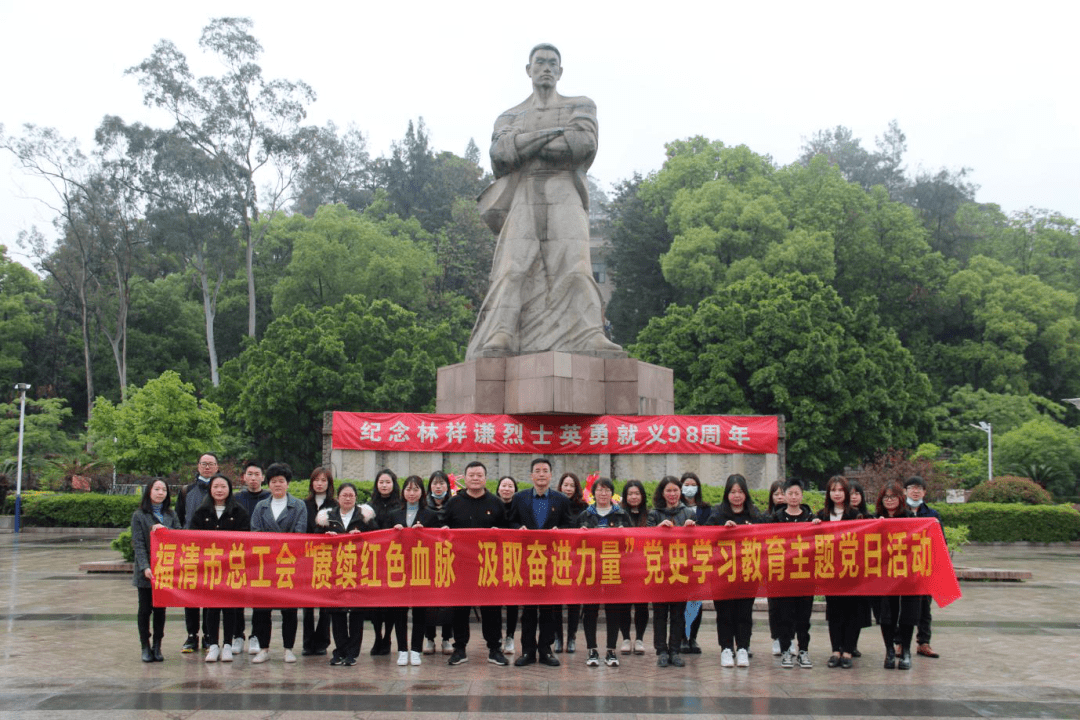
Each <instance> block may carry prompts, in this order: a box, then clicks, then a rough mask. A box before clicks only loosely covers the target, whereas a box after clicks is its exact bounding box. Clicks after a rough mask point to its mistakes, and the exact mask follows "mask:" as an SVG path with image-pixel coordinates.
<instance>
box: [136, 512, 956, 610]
mask: <svg viewBox="0 0 1080 720" xmlns="http://www.w3.org/2000/svg"><path fill="white" fill-rule="evenodd" d="M150 537H151V552H152V555H151V565H152V572H153V576H154V585H153V587H154V604H155V605H156V606H159V607H180V606H182V607H256V608H259V607H261V608H275V607H400V606H453V605H538V604H540V605H544V604H558V603H567V604H573V603H636V602H679V601H683V600H689V599H703V598H708V599H723V598H738V597H763V596H769V597H784V596H798V595H803V596H805V595H932V596H933V598H934V600H936V601H937V603H938V605H940V606H945V605H948V604H949V603H951V602H953V601H954V600H956V599H958V598H959V597H960V586H959V584H958V583H957V581H956V574H955V572H954V571H953V567H952V562H951V561H950V559H949V553H948V550H947V549H946V546H945V539H944V537H943V536H942V534H941V530H940V528H939V526H938V523H937V520H935V519H933V518H926V519H921V518H920V519H910V520H858V521H846V522H835V523H834V522H828V523H821V524H818V525H813V524H809V523H798V524H777V525H743V526H739V527H733V528H725V527H692V528H647V529H646V528H635V529H631V528H625V529H604V530H547V531H530V530H494V529H493V530H444V529H429V528H423V529H420V528H414V529H404V530H381V531H378V532H370V533H363V534H354V535H336V536H328V535H295V534H278V533H229V532H205V531H192V530H158V531H156V532H154V533H151V536H150Z"/></svg>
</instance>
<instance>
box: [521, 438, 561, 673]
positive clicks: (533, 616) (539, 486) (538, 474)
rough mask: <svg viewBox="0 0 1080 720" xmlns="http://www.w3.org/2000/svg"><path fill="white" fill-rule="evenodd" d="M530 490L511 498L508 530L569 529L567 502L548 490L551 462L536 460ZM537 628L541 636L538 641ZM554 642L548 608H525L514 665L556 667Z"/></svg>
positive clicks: (541, 606) (550, 612) (549, 609)
mask: <svg viewBox="0 0 1080 720" xmlns="http://www.w3.org/2000/svg"><path fill="white" fill-rule="evenodd" d="M530 472H531V476H532V484H533V486H532V487H531V488H528V489H526V490H522V491H521V492H519V493H516V494H515V495H514V499H513V500H512V501H511V503H510V524H511V527H520V528H521V529H522V530H551V529H553V528H560V527H569V524H570V501H569V499H568V498H567V497H566V496H565V495H563V494H562V493H560V492H556V491H554V490H551V461H550V460H548V459H546V458H536V459H535V460H533V461H532V467H531V471H530ZM537 625H539V628H540V635H539V638H537V632H536V631H537ZM553 642H555V616H554V608H553V606H551V605H539V606H538V605H526V606H525V607H524V608H523V609H522V613H521V655H520V656H519V657H518V659H517V660H515V661H514V665H516V666H518V667H523V666H525V665H531V664H532V663H534V662H536V660H537V653H538V652H539V660H540V662H541V663H543V664H544V665H550V666H551V667H557V666H558V665H559V659H558V658H557V657H555V656H554V655H553V654H552V652H551V644H552V643H553Z"/></svg>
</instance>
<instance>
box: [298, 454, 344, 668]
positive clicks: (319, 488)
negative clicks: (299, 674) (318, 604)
mask: <svg viewBox="0 0 1080 720" xmlns="http://www.w3.org/2000/svg"><path fill="white" fill-rule="evenodd" d="M304 504H305V505H307V523H308V527H307V531H308V534H311V533H314V532H315V516H317V515H318V514H319V511H320V510H322V509H324V508H325V509H326V510H330V509H331V508H335V507H337V500H335V499H334V475H333V473H332V472H331V470H330V468H329V467H323V466H321V465H320V466H319V467H317V468H315V469H314V470H312V471H311V478H310V479H309V480H308V496H307V498H306V499H305V500H304ZM315 610H316V608H310V607H306V608H304V620H303V627H304V642H303V649H302V650H301V652H300V654H301V655H325V654H326V649H327V648H328V647H330V611H329V610H327V609H325V608H318V610H319V622H318V623H316V622H315Z"/></svg>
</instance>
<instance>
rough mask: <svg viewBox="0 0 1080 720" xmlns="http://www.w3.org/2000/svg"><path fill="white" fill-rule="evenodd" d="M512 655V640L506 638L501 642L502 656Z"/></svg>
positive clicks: (511, 638)
mask: <svg viewBox="0 0 1080 720" xmlns="http://www.w3.org/2000/svg"><path fill="white" fill-rule="evenodd" d="M513 654H514V638H513V637H508V638H506V639H505V640H503V655H513Z"/></svg>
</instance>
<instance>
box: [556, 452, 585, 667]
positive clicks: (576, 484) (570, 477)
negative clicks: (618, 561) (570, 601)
mask: <svg viewBox="0 0 1080 720" xmlns="http://www.w3.org/2000/svg"><path fill="white" fill-rule="evenodd" d="M556 489H557V490H558V491H559V492H561V493H562V494H563V495H565V496H566V497H567V498H569V499H570V509H569V510H567V512H566V517H567V518H569V519H570V524H571V527H576V526H577V522H578V518H579V517H580V515H581V513H583V512H585V508H587V507H589V504H588V503H587V502H585V493H584V491H583V490H582V489H581V480H579V479H578V476H577V475H575V474H574V473H572V472H565V473H563V474H562V477H560V478H559V485H558V486H557V488H556ZM562 609H563V606H562V605H556V606H555V608H554V610H553V612H552V615H553V616H554V621H555V644H554V645H552V648H551V649H552V651H553V652H557V653H561V652H562V651H563V647H564V645H563V612H562ZM580 622H581V605H568V606H567V608H566V644H565V648H566V652H568V653H573V652H576V651H577V629H578V624H579V623H580Z"/></svg>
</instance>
